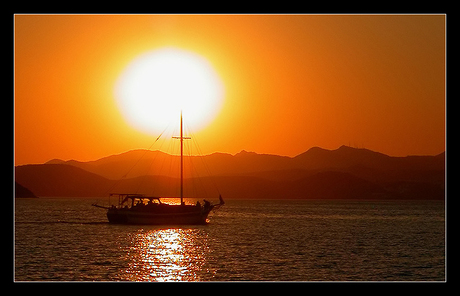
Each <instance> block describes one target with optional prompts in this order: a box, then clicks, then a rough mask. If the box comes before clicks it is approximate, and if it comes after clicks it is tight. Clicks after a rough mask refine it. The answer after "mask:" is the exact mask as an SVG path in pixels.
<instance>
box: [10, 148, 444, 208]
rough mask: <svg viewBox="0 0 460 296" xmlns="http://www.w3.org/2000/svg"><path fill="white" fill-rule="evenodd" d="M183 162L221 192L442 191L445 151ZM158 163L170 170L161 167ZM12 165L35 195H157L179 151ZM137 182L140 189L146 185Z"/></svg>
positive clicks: (408, 195)
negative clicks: (115, 190)
mask: <svg viewBox="0 0 460 296" xmlns="http://www.w3.org/2000/svg"><path fill="white" fill-rule="evenodd" d="M184 164H185V167H186V168H190V167H192V168H193V170H189V171H185V172H184V176H185V183H186V186H190V185H192V184H193V183H198V182H199V181H198V180H199V179H197V176H199V177H201V178H200V179H203V178H204V179H206V181H205V182H204V183H206V184H207V186H210V187H213V186H214V187H215V186H216V184H217V185H219V186H222V188H223V190H222V192H221V193H222V194H223V195H225V196H227V197H229V198H251V196H252V198H316V199H317V198H329V199H331V198H334V199H341V198H346V199H350V198H357V199H417V198H418V199H443V198H444V187H445V152H443V153H440V154H438V155H435V156H406V157H393V156H388V155H385V154H383V153H379V152H375V151H371V150H368V149H363V148H352V147H348V146H341V147H339V148H337V149H335V150H328V149H323V148H320V147H312V148H310V149H309V150H307V151H305V152H304V153H301V154H299V155H297V156H295V157H288V156H278V155H272V154H258V153H255V152H248V151H245V150H242V151H241V152H239V153H237V154H235V155H231V154H227V153H220V152H216V153H212V154H209V155H205V156H189V157H186V158H185V159H184ZM162 168H169V169H170V170H169V172H167V173H162V171H161V169H162ZM15 170H16V180H17V181H18V182H19V183H20V184H22V185H24V186H25V187H27V188H29V189H30V190H32V191H33V192H34V193H35V194H36V195H37V196H104V195H107V194H108V193H107V192H106V191H107V190H108V189H109V188H111V187H113V186H114V184H117V182H118V184H122V186H121V187H122V189H123V190H128V191H129V190H131V188H135V187H136V186H137V188H141V187H139V186H140V185H135V183H136V182H140V183H145V184H150V183H152V184H153V183H155V182H157V183H158V184H160V185H159V186H160V187H161V186H163V187H162V188H163V189H162V190H163V191H160V192H161V194H163V193H164V194H169V193H167V191H166V189H165V188H166V187H167V186H166V185H165V184H166V183H168V182H169V183H168V184H170V185H169V186H172V187H178V183H177V180H178V179H177V177H178V176H179V156H177V155H169V154H167V153H164V152H161V151H158V150H157V151H151V150H142V149H136V150H130V151H126V152H123V153H120V154H115V155H109V156H106V157H103V158H100V159H97V160H93V161H88V162H80V161H76V160H68V161H63V160H59V159H52V160H50V161H48V162H46V163H44V164H39V165H36V164H34V165H22V166H16V167H15ZM211 180H214V183H215V184H214V185H213V184H212V182H211ZM142 186H144V187H142V188H143V190H144V189H145V191H146V192H145V193H146V194H149V192H150V191H151V190H153V189H154V186H153V185H152V186H150V185H148V186H147V185H142ZM149 186H150V187H149ZM420 188H424V189H423V190H421V189H420ZM149 190H150V191H149ZM198 191H199V190H198ZM171 194H173V193H171Z"/></svg>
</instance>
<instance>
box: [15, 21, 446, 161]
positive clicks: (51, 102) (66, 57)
mask: <svg viewBox="0 0 460 296" xmlns="http://www.w3.org/2000/svg"><path fill="white" fill-rule="evenodd" d="M14 22H15V23H14V29H15V32H14V36H15V57H14V61H15V72H14V75H15V80H14V81H15V101H14V107H15V110H14V120H15V121H14V123H15V133H14V135H15V164H16V165H20V164H26V163H43V162H46V161H48V160H50V159H52V158H60V159H64V160H68V159H76V160H80V161H88V160H94V159H97V158H100V157H104V156H107V155H110V154H116V153H121V152H124V151H127V150H131V149H138V148H144V149H146V148H148V147H149V146H150V145H151V144H152V143H153V140H154V138H155V137H152V136H151V135H148V134H144V133H142V132H141V131H138V130H136V129H134V128H133V127H131V126H130V125H129V124H128V123H127V121H126V120H125V118H124V117H123V116H122V114H121V112H120V110H119V109H118V107H117V105H116V102H115V98H114V86H115V82H116V80H117V78H118V77H119V75H120V74H121V73H122V72H123V69H124V68H125V67H126V66H127V65H128V64H129V62H130V61H132V60H133V59H134V58H136V57H137V56H138V55H140V54H143V53H145V52H146V51H150V50H152V49H156V48H161V47H164V46H174V47H179V48H183V49H186V50H190V51H193V52H196V53H197V54H199V55H202V56H204V57H206V58H207V59H208V60H209V61H210V63H211V64H212V65H213V66H214V68H215V70H216V71H217V72H218V73H219V75H220V77H221V79H222V81H223V83H224V87H225V98H224V104H223V107H222V109H221V111H220V113H219V114H218V115H217V117H216V119H215V120H214V121H213V122H212V123H211V124H210V125H209V126H208V127H207V128H205V129H203V130H201V131H199V132H197V133H196V137H197V138H198V141H199V145H200V148H201V150H202V152H203V153H204V154H209V153H212V152H227V153H231V154H234V153H237V152H239V151H240V150H243V149H245V150H248V151H255V152H257V153H270V154H279V155H287V156H295V155H297V154H300V153H302V152H304V151H306V150H308V149H309V148H311V147H313V146H319V147H323V148H326V149H336V148H338V147H339V146H341V145H350V146H355V147H364V148H368V149H371V150H374V151H379V152H382V153H385V154H388V155H392V156H405V155H426V154H428V155H434V154H438V153H440V152H442V151H444V150H445V146H444V144H445V16H444V15H422V16H419V15H161V16H160V15H16V16H15V18H14ZM153 149H155V147H153Z"/></svg>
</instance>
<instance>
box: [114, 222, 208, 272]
mask: <svg viewBox="0 0 460 296" xmlns="http://www.w3.org/2000/svg"><path fill="white" fill-rule="evenodd" d="M207 240H208V237H207V233H206V232H205V231H204V230H203V229H199V228H198V229H197V228H189V229H182V228H168V229H149V230H144V229H140V230H138V231H137V232H136V233H133V237H132V244H131V246H130V247H129V250H128V253H127V258H126V259H127V260H128V262H129V263H128V264H129V265H128V268H127V269H125V270H124V271H123V272H122V279H123V280H128V281H200V280H206V279H207V278H212V275H213V271H212V270H209V269H208V268H206V265H207V264H206V263H207V260H208V257H209V254H210V248H209V246H208V244H207Z"/></svg>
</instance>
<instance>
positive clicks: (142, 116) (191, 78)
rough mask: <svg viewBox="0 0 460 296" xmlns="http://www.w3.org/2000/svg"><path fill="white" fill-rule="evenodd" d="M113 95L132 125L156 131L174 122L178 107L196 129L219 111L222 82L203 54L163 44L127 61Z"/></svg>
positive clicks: (176, 117) (160, 130) (156, 132)
mask: <svg viewBox="0 0 460 296" xmlns="http://www.w3.org/2000/svg"><path fill="white" fill-rule="evenodd" d="M115 96H116V98H117V100H118V101H117V102H118V105H119V108H120V110H121V112H122V113H123V114H124V115H125V116H126V118H127V120H128V121H129V122H130V123H131V124H132V125H133V126H134V127H136V128H138V129H140V130H142V131H146V132H149V133H151V134H153V135H158V134H159V133H161V132H162V131H163V130H164V129H165V128H166V127H167V126H168V125H169V124H171V123H172V122H174V123H177V121H178V118H179V114H180V112H181V110H182V112H183V114H184V117H185V118H186V119H187V122H188V124H189V126H191V127H193V128H194V130H199V129H200V128H201V127H202V126H203V125H205V124H206V123H208V122H209V121H210V120H211V119H213V118H214V116H215V115H216V113H217V112H218V111H219V109H220V107H221V105H222V97H223V86H222V83H221V81H220V80H219V77H218V76H217V73H215V71H214V70H213V69H212V66H211V65H210V64H209V62H208V61H206V60H205V59H204V58H202V57H200V56H198V55H196V54H194V53H192V52H187V51H184V50H179V49H172V48H165V49H159V50H155V51H152V52H148V53H145V54H143V55H141V56H139V57H137V58H136V59H135V60H134V61H133V62H132V63H130V64H129V66H128V67H127V69H126V70H125V71H124V72H123V74H122V75H121V77H120V79H119V81H118V82H117V84H116V91H115Z"/></svg>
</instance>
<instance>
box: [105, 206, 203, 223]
mask: <svg viewBox="0 0 460 296" xmlns="http://www.w3.org/2000/svg"><path fill="white" fill-rule="evenodd" d="M178 207H179V208H177V209H173V210H171V209H168V210H169V211H155V212H151V211H134V210H131V209H116V208H115V209H109V210H108V211H107V219H108V220H109V223H112V224H134V225H136V224H137V225H199V224H201V225H203V224H207V222H206V220H207V217H208V214H209V212H210V211H211V209H206V210H200V209H198V210H195V209H193V207H190V208H191V209H187V208H182V209H181V208H180V206H178Z"/></svg>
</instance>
